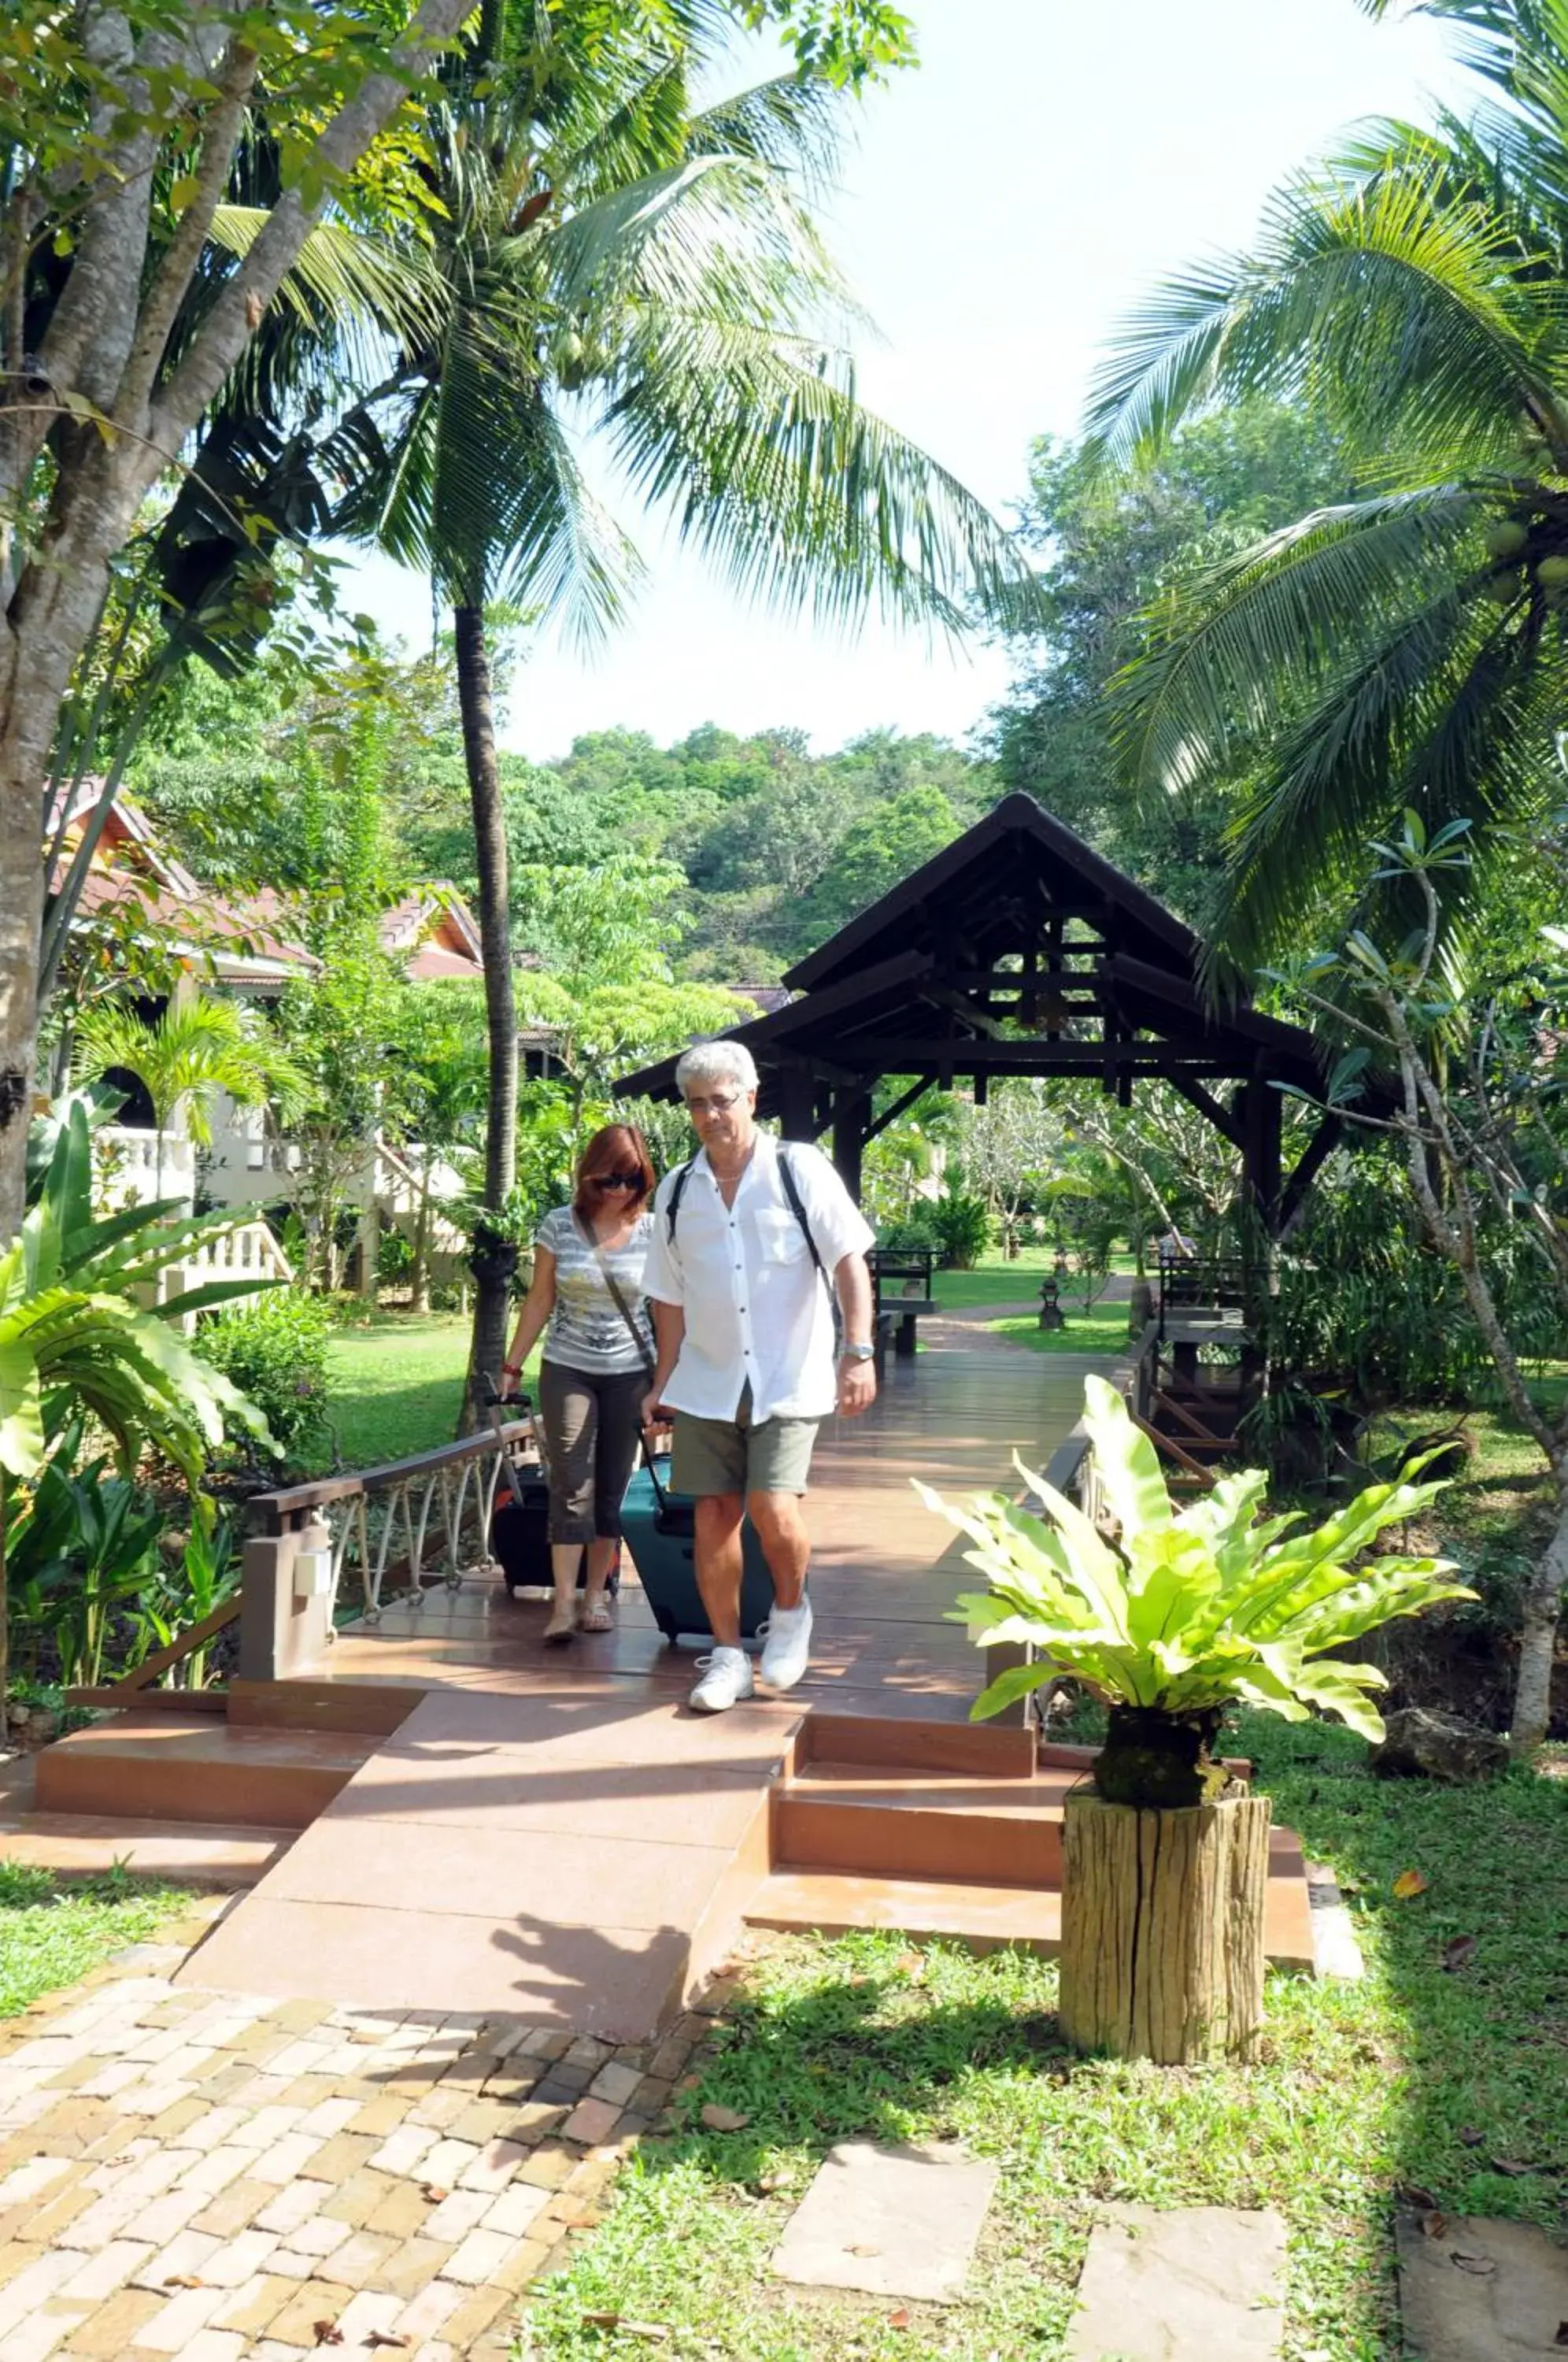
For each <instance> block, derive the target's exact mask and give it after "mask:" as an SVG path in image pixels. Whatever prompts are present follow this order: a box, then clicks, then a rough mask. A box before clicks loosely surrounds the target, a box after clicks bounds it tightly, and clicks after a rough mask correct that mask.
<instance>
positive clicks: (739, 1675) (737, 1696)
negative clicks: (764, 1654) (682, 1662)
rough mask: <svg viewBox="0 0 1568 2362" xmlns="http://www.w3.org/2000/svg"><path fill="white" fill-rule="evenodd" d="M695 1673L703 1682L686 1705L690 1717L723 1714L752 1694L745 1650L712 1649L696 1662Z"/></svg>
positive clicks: (749, 1670) (698, 1685)
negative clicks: (689, 1709) (690, 1714)
mask: <svg viewBox="0 0 1568 2362" xmlns="http://www.w3.org/2000/svg"><path fill="white" fill-rule="evenodd" d="M697 1669H698V1671H699V1672H700V1673H701V1676H702V1678H701V1681H700V1682H699V1683H698V1684H697V1686H696V1688H695V1689H694V1690H693V1691H692V1693H691V1694H690V1697H689V1698H688V1699H687V1701H686V1703H687V1705H689V1706H690V1708H691V1711H692V1712H693V1714H723V1713H724V1712H725V1710H726V1709H727V1708H728V1707H730V1706H732V1705H739V1704H740V1702H741V1700H742V1698H748V1697H750V1696H752V1695H753V1694H754V1693H753V1690H752V1682H751V1666H750V1664H749V1663H748V1661H747V1660H746V1653H745V1650H744V1649H715V1650H713V1653H712V1656H711V1657H699V1658H698V1660H697Z"/></svg>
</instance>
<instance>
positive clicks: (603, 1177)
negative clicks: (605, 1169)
mask: <svg viewBox="0 0 1568 2362" xmlns="http://www.w3.org/2000/svg"><path fill="white" fill-rule="evenodd" d="M593 1186H594V1187H595V1188H596V1189H640V1188H641V1187H642V1186H643V1176H642V1175H641V1174H640V1173H596V1174H595V1175H594V1176H593Z"/></svg>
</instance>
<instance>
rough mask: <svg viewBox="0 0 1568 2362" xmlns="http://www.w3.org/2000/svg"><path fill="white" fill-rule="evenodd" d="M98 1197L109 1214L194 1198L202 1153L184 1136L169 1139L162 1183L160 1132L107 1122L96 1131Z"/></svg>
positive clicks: (166, 1139)
mask: <svg viewBox="0 0 1568 2362" xmlns="http://www.w3.org/2000/svg"><path fill="white" fill-rule="evenodd" d="M93 1155H94V1180H95V1187H94V1196H95V1197H96V1198H97V1200H98V1203H99V1205H100V1206H101V1207H102V1209H103V1210H104V1211H105V1213H106V1214H118V1213H120V1212H122V1211H123V1210H124V1209H125V1208H126V1207H127V1206H151V1205H156V1204H157V1202H158V1200H159V1199H160V1198H186V1199H190V1198H193V1197H194V1195H195V1190H196V1153H195V1149H194V1147H193V1144H192V1142H190V1141H189V1140H187V1139H186V1138H185V1136H184V1134H183V1133H182V1132H166V1133H165V1134H164V1138H163V1155H162V1160H161V1183H160V1159H159V1153H158V1134H157V1133H156V1132H155V1131H133V1130H132V1129H131V1127H130V1126H129V1125H128V1124H119V1123H102V1124H99V1125H98V1126H97V1128H96V1130H95V1131H94V1133H93Z"/></svg>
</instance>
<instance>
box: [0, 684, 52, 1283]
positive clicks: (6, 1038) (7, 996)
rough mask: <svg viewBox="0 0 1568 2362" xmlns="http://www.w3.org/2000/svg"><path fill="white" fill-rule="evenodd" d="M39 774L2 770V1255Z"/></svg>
mask: <svg viewBox="0 0 1568 2362" xmlns="http://www.w3.org/2000/svg"><path fill="white" fill-rule="evenodd" d="M0 687H3V684H0ZM6 771H7V773H8V771H9V767H8V766H7V767H6ZM43 777H44V768H39V770H36V771H34V770H32V769H31V768H30V767H29V769H28V771H26V772H23V773H21V774H20V775H19V776H8V775H0V1253H4V1251H5V1249H6V1247H7V1246H8V1245H9V1244H10V1242H11V1241H12V1240H13V1239H14V1238H15V1237H16V1235H17V1231H19V1230H20V1229H21V1227H22V1213H23V1200H24V1196H25V1190H26V1182H27V1162H28V1122H29V1120H30V1119H31V1116H32V1098H33V1055H34V1048H35V1044H36V1043H37V1039H38V1020H37V1014H36V1007H37V1005H36V1002H35V999H34V993H33V987H34V978H35V977H36V976H37V973H38V953H39V924H40V922H41V920H42V916H43V864H42V861H41V860H40V859H39V825H40V820H41V810H42V808H41V804H40V801H39V797H40V791H41V783H42V779H43Z"/></svg>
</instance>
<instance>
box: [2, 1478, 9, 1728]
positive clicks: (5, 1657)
mask: <svg viewBox="0 0 1568 2362" xmlns="http://www.w3.org/2000/svg"><path fill="white" fill-rule="evenodd" d="M9 1515H10V1507H9V1502H8V1498H7V1493H6V1473H5V1471H4V1469H0V1741H3V1740H5V1739H6V1738H7V1737H8V1736H9V1726H8V1725H7V1723H6V1693H7V1690H8V1689H9V1686H10V1681H11V1601H10V1595H9V1593H8V1592H7V1589H6V1518H8V1517H9Z"/></svg>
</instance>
